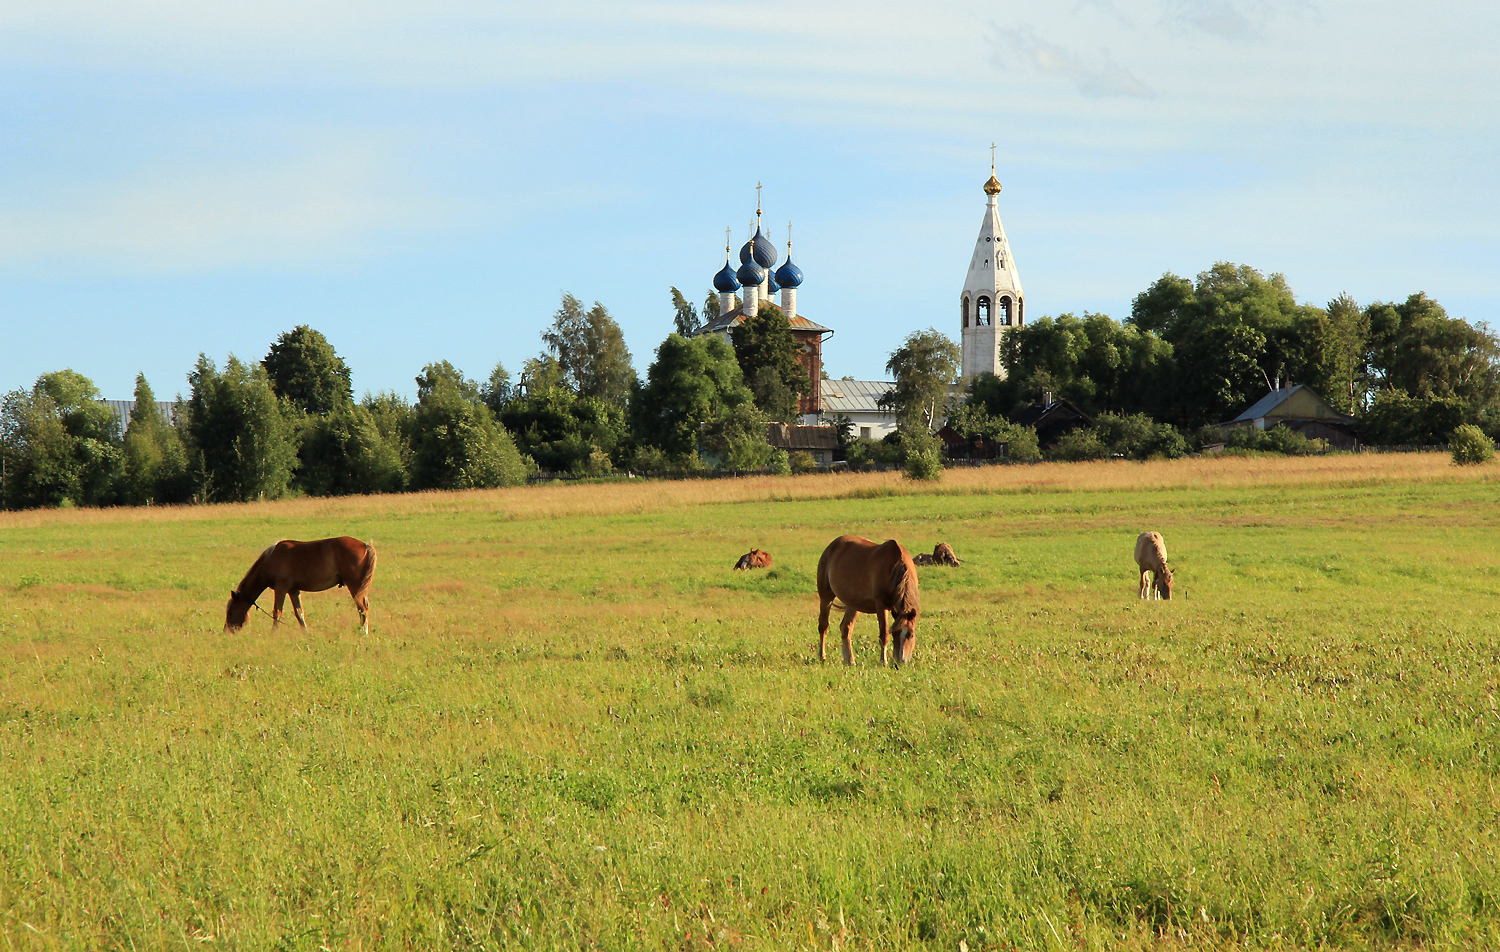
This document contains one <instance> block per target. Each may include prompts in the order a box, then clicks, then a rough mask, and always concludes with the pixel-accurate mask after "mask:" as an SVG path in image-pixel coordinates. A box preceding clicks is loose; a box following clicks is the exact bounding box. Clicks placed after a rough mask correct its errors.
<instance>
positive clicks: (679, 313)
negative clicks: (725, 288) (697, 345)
mask: <svg viewBox="0 0 1500 952" xmlns="http://www.w3.org/2000/svg"><path fill="white" fill-rule="evenodd" d="M714 300H715V301H716V302H717V301H718V298H715V299H714ZM672 310H673V311H674V312H675V313H674V314H673V315H672V329H673V330H674V331H675V332H677V333H678V334H681V335H682V336H683V337H690V336H692V333H693V331H695V330H697V329H698V323H699V321H698V310H697V308H695V307H693V302H692V301H689V300H688V299H687V298H685V297H683V296H682V292H681V291H679V290H677V289H676V288H673V289H672Z"/></svg>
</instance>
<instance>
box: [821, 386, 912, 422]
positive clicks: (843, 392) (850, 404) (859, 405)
mask: <svg viewBox="0 0 1500 952" xmlns="http://www.w3.org/2000/svg"><path fill="white" fill-rule="evenodd" d="M894 386H895V383H893V382H892V381H889V380H825V381H823V387H822V390H823V413H824V415H825V416H832V415H836V414H840V413H889V412H891V411H890V410H889V409H888V408H885V407H882V406H880V398H881V397H883V396H885V395H886V394H887V393H889V392H890V390H891V388H892V387H894Z"/></svg>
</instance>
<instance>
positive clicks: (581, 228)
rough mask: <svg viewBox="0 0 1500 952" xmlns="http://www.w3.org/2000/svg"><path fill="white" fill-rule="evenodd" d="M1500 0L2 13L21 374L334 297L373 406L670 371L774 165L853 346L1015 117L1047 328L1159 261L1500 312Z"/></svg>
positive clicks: (804, 255)
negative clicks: (464, 388)
mask: <svg viewBox="0 0 1500 952" xmlns="http://www.w3.org/2000/svg"><path fill="white" fill-rule="evenodd" d="M1497 46H1500V6H1497V5H1495V4H1492V3H1479V2H1471V0H1456V2H1451V3H1446V4H1432V5H1425V6H1422V7H1418V6H1416V5H1413V4H1410V3H1394V2H1378V0H1377V2H1368V0H1365V2H1311V0H1308V2H1281V0H1057V2H1032V0H997V2H990V3H943V4H930V3H929V4H911V3H892V2H883V0H864V2H860V3H843V2H820V0H799V2H796V3H783V2H779V0H769V2H759V3H745V2H707V0H698V2H686V3H679V2H634V0H611V2H607V3H606V2H594V0H554V2H550V3H546V4H540V3H538V4H522V3H503V2H502V3H496V2H493V0H483V2H481V0H422V2H409V0H360V2H358V3H355V2H352V0H321V2H320V0H295V2H293V0H260V2H257V3H254V4H206V3H203V2H201V0H17V2H12V3H8V4H0V130H3V132H0V390H11V389H15V388H17V387H28V386H30V385H31V383H32V382H33V381H34V380H35V379H36V377H37V376H38V375H39V374H41V373H44V372H47V371H52V370H60V369H63V368H65V367H66V368H72V369H74V370H76V371H78V372H79V373H82V374H84V375H86V376H88V377H90V378H92V379H93V380H94V381H95V382H96V383H97V384H98V385H99V387H100V389H101V390H102V391H103V395H104V396H106V397H109V398H114V399H128V398H129V396H130V394H131V392H132V390H133V387H134V381H135V378H136V375H137V374H138V373H144V374H145V375H146V377H147V379H148V380H149V381H150V383H151V385H152V387H153V388H154V390H155V392H156V394H157V396H158V398H159V399H168V398H170V397H171V396H172V395H173V394H175V393H178V392H185V389H186V382H185V376H186V374H187V373H188V371H189V370H191V369H192V367H193V365H194V363H195V362H196V361H197V359H198V355H199V354H200V353H202V354H206V355H208V356H209V357H210V358H211V359H213V360H214V361H216V362H217V363H218V364H219V365H221V366H222V364H223V363H224V361H225V359H226V358H227V356H228V355H230V354H234V355H237V356H238V357H239V358H241V359H242V360H247V361H249V360H259V359H261V358H263V357H264V356H265V354H266V352H267V350H268V349H269V347H270V344H271V343H272V342H273V341H274V340H275V339H276V337H277V336H278V335H279V334H281V333H284V332H285V331H287V330H290V329H291V328H293V327H295V326H297V325H299V324H308V325H311V326H312V327H314V328H316V329H318V330H319V331H321V332H322V333H323V334H324V335H326V336H327V337H328V339H329V340H330V341H331V342H332V343H333V345H334V347H335V348H336V349H337V350H338V352H339V354H340V355H342V356H343V357H344V359H345V360H346V361H347V362H348V364H349V366H350V367H351V368H352V370H353V382H354V389H355V393H356V395H357V396H358V395H360V394H362V393H364V392H366V391H371V392H378V391H386V390H394V391H396V392H397V393H401V394H405V395H407V396H411V395H414V393H415V390H416V386H415V383H414V377H415V376H416V374H417V373H419V372H420V370H421V368H422V366H423V365H425V364H427V363H429V362H431V361H437V360H449V361H451V362H452V363H453V364H454V365H456V366H457V367H459V368H460V369H461V370H463V371H464V372H465V373H466V374H468V375H469V376H471V377H475V378H478V379H484V378H486V377H487V376H488V375H489V373H490V371H491V369H492V368H493V367H494V366H495V364H496V363H497V362H501V363H503V364H504V365H505V367H506V368H507V369H509V370H510V371H511V372H512V373H513V374H514V373H515V372H517V371H519V369H520V367H521V364H522V363H523V361H525V360H526V359H527V358H529V357H533V356H536V355H537V354H539V353H540V352H541V351H542V347H543V345H542V342H541V338H540V334H541V332H542V330H543V329H544V328H545V327H546V326H547V325H548V324H549V323H550V321H551V319H552V315H553V314H554V312H555V311H556V310H557V308H558V303H559V300H560V297H561V295H562V294H563V293H565V292H566V293H570V294H573V295H575V296H576V297H578V298H580V299H582V300H583V301H584V302H585V303H586V304H590V303H592V302H594V301H599V302H601V303H603V304H604V305H605V306H606V307H607V308H608V309H609V311H610V313H611V314H613V315H614V317H615V318H616V319H617V320H618V321H619V322H620V325H621V327H622V328H623V330H624V333H625V338H626V342H627V344H628V345H629V347H630V350H631V353H632V355H633V357H634V361H635V365H636V367H637V369H638V370H639V371H641V372H642V373H644V371H645V370H646V368H647V366H648V365H649V364H650V362H651V360H652V356H653V353H654V351H655V349H656V347H657V346H658V345H659V344H660V343H661V341H662V340H663V339H664V338H665V337H666V335H667V334H668V333H670V332H671V330H672V308H671V304H670V290H669V289H670V288H671V287H674V286H675V287H678V288H680V289H682V291H683V292H684V293H686V294H687V295H688V296H689V297H690V298H692V299H693V300H695V301H702V300H703V298H704V297H705V294H706V291H707V289H708V287H709V283H710V281H711V279H712V276H713V274H714V272H715V271H717V270H718V269H719V268H720V267H721V266H722V265H723V261H724V229H725V228H726V227H729V228H732V229H733V235H734V243H735V246H736V250H737V248H738V245H739V244H741V243H743V242H744V241H745V239H746V238H747V237H748V236H749V235H748V229H749V225H750V223H751V222H752V221H753V219H754V217H755V201H756V184H757V183H761V184H762V185H763V186H764V188H763V192H762V195H763V202H764V210H765V216H764V221H765V223H766V228H767V232H768V234H769V235H770V237H771V238H772V239H773V240H775V241H776V242H777V243H778V244H779V245H781V247H782V248H783V251H784V247H785V245H784V242H785V241H786V226H787V223H788V222H789V221H790V222H791V223H792V225H793V235H792V237H793V238H794V239H795V244H794V249H793V256H794V260H795V261H796V262H797V263H798V265H799V266H800V267H801V268H802V269H803V271H804V273H805V275H806V279H805V282H804V284H803V286H802V288H801V290H800V291H799V292H798V311H799V312H800V313H803V314H805V315H807V316H808V317H810V318H812V319H813V320H815V321H817V322H819V323H821V324H824V325H826V326H828V327H830V328H833V329H834V331H835V333H834V335H833V336H832V337H831V338H829V339H828V340H827V342H826V343H825V345H824V362H825V367H826V369H827V371H828V372H829V373H830V374H831V375H832V376H835V377H840V376H845V375H849V376H853V377H856V378H859V379H880V378H883V377H884V376H885V374H884V365H885V362H886V360H887V359H888V357H889V355H890V352H891V351H892V350H894V349H895V348H896V347H898V346H899V345H900V343H901V341H902V340H903V338H905V337H906V335H908V334H910V333H912V332H913V331H917V330H922V329H925V328H927V327H929V326H931V327H937V328H938V329H940V330H943V331H945V332H947V333H949V334H950V336H953V337H955V338H956V337H957V336H958V322H959V311H958V302H959V292H960V291H961V290H962V287H963V282H964V278H965V275H966V272H967V268H968V263H969V259H970V255H971V253H972V251H973V243H974V240H975V236H976V235H977V234H978V231H979V227H980V224H981V221H982V219H983V216H984V201H985V195H984V193H983V191H982V188H981V187H982V185H983V183H984V182H985V180H986V179H987V178H988V177H989V174H990V145H991V143H992V142H993V143H995V145H996V149H995V162H996V171H997V174H998V176H999V179H1000V181H1001V182H1002V183H1003V184H1004V191H1003V192H1002V193H1001V195H1000V197H999V204H1000V214H1001V218H1002V220H1003V222H1004V224H1005V228H1006V232H1007V235H1008V237H1009V239H1010V244H1011V249H1012V254H1013V258H1014V260H1015V263H1016V265H1017V268H1018V270H1019V272H1020V276H1021V280H1022V282H1023V286H1024V288H1025V293H1026V299H1027V308H1026V313H1027V316H1028V318H1034V317H1035V316H1040V315H1057V314H1061V313H1064V312H1073V313H1081V312H1083V311H1085V310H1087V311H1093V312H1102V313H1106V314H1109V315H1110V316H1112V317H1115V318H1117V319H1123V318H1125V317H1127V316H1128V315H1129V312H1130V302H1131V300H1132V298H1133V297H1134V296H1135V295H1137V294H1139V293H1140V292H1141V291H1143V290H1144V289H1145V288H1147V287H1148V286H1149V285H1150V284H1151V282H1153V281H1155V280H1156V279H1157V278H1159V277H1160V276H1161V275H1162V274H1164V273H1166V272H1173V273H1176V274H1179V275H1182V276H1185V277H1192V276H1194V275H1196V274H1197V273H1198V272H1200V271H1203V270H1205V269H1207V268H1209V267H1211V266H1212V265H1213V264H1214V263H1215V262H1217V261H1232V262H1235V263H1239V264H1247V265H1250V266H1251V267H1254V268H1257V269H1259V270H1261V271H1263V272H1267V273H1271V272H1280V273H1282V274H1284V275H1285V276H1286V278H1287V280H1288V281H1289V283H1290V285H1291V287H1292V289H1293V291H1294V292H1295V294H1296V295H1297V297H1298V299H1299V300H1301V301H1306V302H1310V303H1314V304H1325V303H1326V302H1327V301H1329V300H1331V299H1332V298H1334V297H1336V296H1337V295H1339V294H1340V293H1345V292H1347V293H1349V294H1351V295H1353V296H1354V298H1355V299H1356V300H1358V301H1360V302H1361V303H1369V302H1372V301H1377V300H1381V301H1386V300H1402V299H1404V298H1405V297H1406V296H1407V295H1409V294H1412V293H1415V292H1418V291H1423V292H1426V293H1427V294H1428V295H1429V296H1431V297H1433V298H1435V299H1437V300H1438V301H1439V302H1440V303H1441V304H1443V305H1444V306H1445V307H1446V308H1447V309H1448V312H1449V313H1450V314H1452V315H1454V316H1458V317H1463V318H1465V319H1468V320H1471V321H1475V322H1485V323H1488V324H1490V325H1491V326H1494V327H1500V286H1497V280H1496V278H1497V275H1500V267H1497V265H1496V260H1497V258H1500V184H1497V178H1500V177H1497V175H1496V170H1497V169H1500V57H1496V56H1495V55H1494V53H1493V51H1494V49H1495V48H1496V47H1497Z"/></svg>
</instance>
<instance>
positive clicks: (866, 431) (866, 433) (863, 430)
mask: <svg viewBox="0 0 1500 952" xmlns="http://www.w3.org/2000/svg"><path fill="white" fill-rule="evenodd" d="M859 438H860V439H862V440H868V439H869V438H870V428H869V427H867V426H862V427H860V428H859Z"/></svg>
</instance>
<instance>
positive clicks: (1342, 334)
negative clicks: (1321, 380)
mask: <svg viewBox="0 0 1500 952" xmlns="http://www.w3.org/2000/svg"><path fill="white" fill-rule="evenodd" d="M1327 311H1328V323H1329V329H1330V337H1331V338H1332V340H1333V344H1334V354H1335V364H1334V368H1333V370H1332V372H1331V373H1330V374H1329V375H1328V392H1327V393H1325V394H1323V397H1324V398H1325V399H1327V400H1328V402H1329V405H1330V406H1332V407H1333V408H1334V409H1336V410H1338V411H1339V412H1341V413H1347V414H1349V415H1350V416H1353V415H1354V414H1357V413H1359V412H1360V411H1361V410H1362V409H1364V407H1365V405H1366V402H1367V394H1368V393H1369V390H1370V379H1369V368H1368V363H1367V357H1366V355H1367V353H1368V350H1369V340H1370V315H1369V313H1368V312H1367V311H1366V310H1365V309H1364V308H1361V307H1360V306H1359V304H1358V303H1357V302H1356V301H1355V300H1354V298H1352V297H1351V296H1349V295H1348V294H1340V295H1339V296H1338V297H1336V298H1334V299H1333V300H1332V301H1329V302H1328V308H1327Z"/></svg>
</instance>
